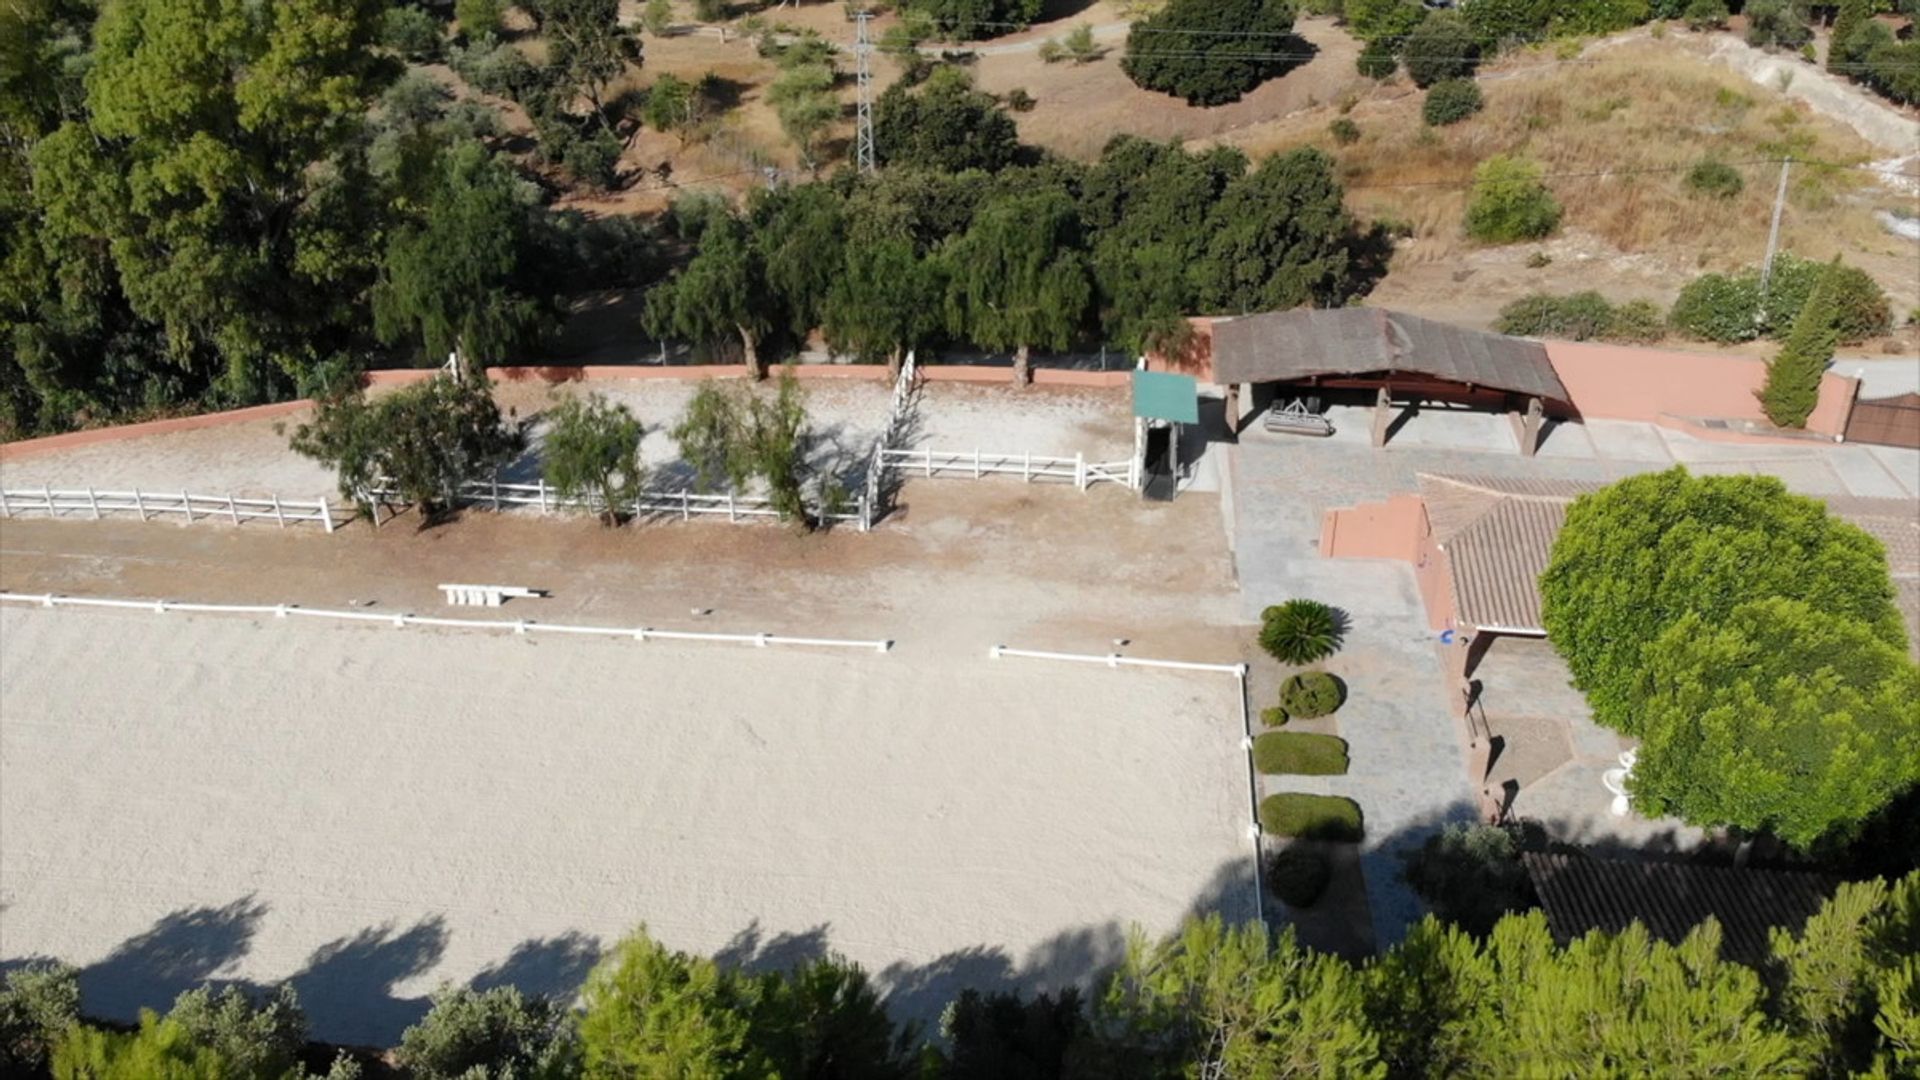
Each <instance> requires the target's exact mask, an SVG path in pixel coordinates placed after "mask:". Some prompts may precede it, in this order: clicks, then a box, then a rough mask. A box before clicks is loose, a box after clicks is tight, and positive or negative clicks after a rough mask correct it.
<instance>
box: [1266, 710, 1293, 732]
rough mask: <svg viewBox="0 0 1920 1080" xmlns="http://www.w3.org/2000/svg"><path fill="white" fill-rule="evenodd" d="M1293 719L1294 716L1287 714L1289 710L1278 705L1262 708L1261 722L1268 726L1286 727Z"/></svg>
mask: <svg viewBox="0 0 1920 1080" xmlns="http://www.w3.org/2000/svg"><path fill="white" fill-rule="evenodd" d="M1291 719H1293V718H1292V717H1290V716H1288V715H1287V710H1285V709H1283V708H1281V707H1280V706H1278V705H1269V706H1267V707H1266V708H1264V709H1261V710H1260V722H1261V723H1262V724H1265V725H1266V726H1268V727H1284V726H1286V723H1287V721H1288V720H1291Z"/></svg>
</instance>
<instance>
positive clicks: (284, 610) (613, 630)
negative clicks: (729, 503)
mask: <svg viewBox="0 0 1920 1080" xmlns="http://www.w3.org/2000/svg"><path fill="white" fill-rule="evenodd" d="M0 601H4V602H12V603H18V604H33V605H36V606H38V607H48V608H51V607H98V608H123V609H127V610H132V611H151V612H154V613H156V614H165V613H167V612H170V611H189V612H211V613H215V614H222V615H272V616H274V617H275V618H279V619H286V618H293V617H296V616H297V617H301V618H313V619H343V620H347V621H351V622H368V623H385V624H387V625H388V626H393V627H408V626H441V627H448V628H451V629H456V630H510V631H512V632H513V633H516V634H529V633H552V634H590V635H597V636H600V637H613V638H631V639H633V640H635V641H724V642H733V643H737V644H741V645H755V646H758V647H760V648H766V647H767V646H769V645H807V646H813V647H816V648H829V649H867V650H871V651H873V652H880V653H884V652H887V651H888V650H890V649H892V648H893V642H892V641H859V640H850V639H846V638H816V637H792V636H789V635H785V634H722V633H709V632H706V631H699V630H659V629H655V628H653V627H650V626H636V627H618V626H570V625H567V624H565V623H542V622H534V621H533V620H531V619H450V618H446V617H443V616H437V615H410V614H406V613H398V612H396V613H394V614H390V615H389V614H377V613H375V612H371V611H334V610H332V609H329V608H308V607H299V606H297V605H294V604H195V603H184V602H181V601H178V600H116V599H108V598H105V597H97V596H56V595H53V594H51V593H48V594H33V593H12V592H0Z"/></svg>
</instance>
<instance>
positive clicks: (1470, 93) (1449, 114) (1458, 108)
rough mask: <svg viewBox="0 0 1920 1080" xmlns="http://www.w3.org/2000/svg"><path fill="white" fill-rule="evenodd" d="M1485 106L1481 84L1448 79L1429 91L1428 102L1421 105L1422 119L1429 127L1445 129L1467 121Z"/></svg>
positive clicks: (1469, 80) (1470, 80)
mask: <svg viewBox="0 0 1920 1080" xmlns="http://www.w3.org/2000/svg"><path fill="white" fill-rule="evenodd" d="M1484 105H1485V99H1483V98H1482V97H1481V96H1480V84H1479V83H1477V82H1474V81H1473V80H1472V79H1448V80H1447V81H1446V82H1442V83H1435V84H1434V85H1433V89H1431V90H1429V91H1427V100H1426V101H1424V102H1422V103H1421V105H1420V119H1421V120H1423V121H1425V122H1426V124H1427V126H1428V127H1445V126H1447V125H1448V124H1457V123H1459V122H1460V121H1462V120H1465V119H1466V118H1467V117H1469V116H1472V115H1473V114H1474V113H1477V112H1479V111H1480V110H1481V108H1482V107H1483V106H1484Z"/></svg>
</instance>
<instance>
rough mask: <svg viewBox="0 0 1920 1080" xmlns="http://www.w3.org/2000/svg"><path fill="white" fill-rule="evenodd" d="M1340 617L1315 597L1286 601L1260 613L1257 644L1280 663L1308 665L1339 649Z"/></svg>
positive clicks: (1342, 631)
mask: <svg viewBox="0 0 1920 1080" xmlns="http://www.w3.org/2000/svg"><path fill="white" fill-rule="evenodd" d="M1345 633H1346V631H1345V628H1344V627H1343V626H1342V625H1341V619H1340V617H1339V616H1338V615H1337V614H1335V613H1334V610H1333V609H1332V608H1330V607H1328V606H1327V605H1325V604H1323V603H1321V602H1319V601H1318V600H1289V601H1287V602H1286V603H1284V604H1276V605H1274V606H1273V607H1270V608H1268V609H1267V610H1265V611H1263V612H1261V613H1260V647H1261V648H1262V649H1265V650H1266V651H1267V653H1268V655H1270V656H1272V657H1273V658H1274V659H1275V660H1278V661H1280V662H1281V663H1283V664H1310V663H1312V662H1314V661H1315V660H1324V659H1326V658H1327V657H1329V656H1332V655H1333V654H1334V652H1335V651H1336V650H1338V649H1339V648H1340V640H1341V638H1342V637H1343V636H1344V635H1345Z"/></svg>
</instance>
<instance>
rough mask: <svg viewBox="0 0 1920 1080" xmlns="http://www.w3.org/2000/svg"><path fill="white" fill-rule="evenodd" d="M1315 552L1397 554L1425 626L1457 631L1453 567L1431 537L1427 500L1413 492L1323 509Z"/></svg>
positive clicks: (1344, 556) (1363, 555)
mask: <svg viewBox="0 0 1920 1080" xmlns="http://www.w3.org/2000/svg"><path fill="white" fill-rule="evenodd" d="M1320 555H1321V557H1322V558H1328V559H1398V560H1400V561H1401V562H1404V563H1408V564H1409V565H1411V566H1412V567H1413V577H1414V582H1415V584H1416V585H1417V586H1418V587H1419V589H1420V600H1421V603H1422V604H1423V605H1424V606H1425V607H1426V610H1427V626H1428V627H1429V628H1431V629H1434V630H1460V629H1462V627H1461V626H1460V623H1459V617H1458V614H1457V613H1456V612H1455V611H1454V608H1453V567H1452V564H1451V562H1450V561H1449V560H1448V559H1447V553H1446V552H1445V551H1442V550H1441V549H1440V545H1439V544H1438V543H1436V542H1435V541H1434V539H1433V525H1432V523H1431V522H1429V521H1428V520H1427V504H1426V502H1425V500H1423V499H1421V498H1420V496H1418V495H1394V496H1391V497H1389V498H1388V499H1387V500H1386V501H1385V502H1377V503H1361V504H1359V505H1358V506H1349V507H1339V508H1335V509H1332V510H1328V511H1327V512H1326V513H1325V514H1324V515H1323V516H1322V517H1321V519H1320Z"/></svg>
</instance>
